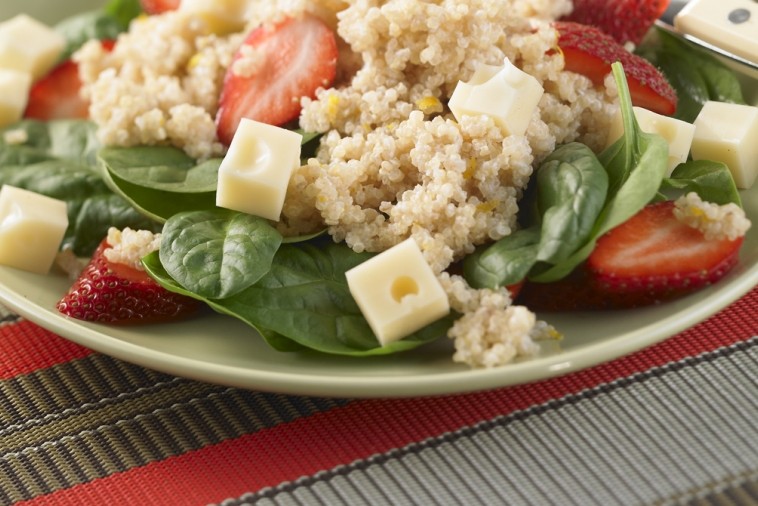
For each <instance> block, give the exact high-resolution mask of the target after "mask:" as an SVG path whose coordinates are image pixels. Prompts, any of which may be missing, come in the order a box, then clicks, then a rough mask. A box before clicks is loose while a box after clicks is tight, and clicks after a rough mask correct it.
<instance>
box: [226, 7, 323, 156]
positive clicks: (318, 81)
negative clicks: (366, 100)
mask: <svg viewBox="0 0 758 506" xmlns="http://www.w3.org/2000/svg"><path fill="white" fill-rule="evenodd" d="M337 55H338V50H337V40H336V37H335V35H334V32H333V31H332V30H331V29H330V28H329V27H328V26H327V25H325V24H324V22H323V21H321V20H320V19H319V18H317V17H315V16H311V15H304V16H302V17H299V18H287V19H285V20H284V21H282V22H280V23H278V24H276V25H273V26H268V25H263V26H260V27H258V28H256V29H255V30H253V31H252V32H251V33H250V35H249V36H248V37H247V39H246V40H245V42H244V43H243V45H242V47H241V48H240V50H239V51H238V52H237V54H236V55H235V58H234V61H235V62H239V61H240V59H242V58H247V59H249V62H250V65H235V64H234V63H233V64H232V65H231V66H230V67H229V70H228V71H227V74H226V77H225V78H224V86H223V89H222V92H221V98H220V100H219V110H218V114H217V116H216V124H217V127H218V137H219V139H220V140H221V142H223V143H225V144H227V145H228V144H229V143H230V142H231V141H232V137H233V136H234V132H235V131H236V130H237V125H239V122H240V119H241V118H249V119H253V120H255V121H260V122H262V123H268V124H271V125H283V124H285V123H288V122H290V121H292V120H294V119H297V117H298V116H299V115H300V109H301V107H300V99H301V98H302V97H311V98H312V97H314V96H315V93H316V90H317V89H318V88H321V87H328V86H329V85H330V84H331V83H332V81H333V80H334V76H335V74H336V71H337ZM240 67H249V68H245V69H240Z"/></svg>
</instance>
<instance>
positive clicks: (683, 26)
mask: <svg viewBox="0 0 758 506" xmlns="http://www.w3.org/2000/svg"><path fill="white" fill-rule="evenodd" d="M674 26H675V27H676V28H677V29H678V30H679V31H680V32H682V33H685V34H687V35H691V36H693V37H697V38H698V39H701V40H704V41H706V42H709V43H711V44H713V45H714V46H716V47H720V48H723V49H726V50H727V51H729V52H731V53H733V54H736V55H737V56H741V57H742V58H745V59H747V60H750V61H753V62H758V3H756V2H755V0H753V1H751V0H689V1H688V2H687V3H686V4H685V6H684V8H683V9H682V10H681V11H679V13H678V14H677V15H676V17H675V18H674Z"/></svg>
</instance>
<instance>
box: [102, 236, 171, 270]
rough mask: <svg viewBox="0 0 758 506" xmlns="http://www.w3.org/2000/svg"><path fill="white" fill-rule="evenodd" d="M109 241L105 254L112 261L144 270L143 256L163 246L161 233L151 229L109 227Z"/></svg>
mask: <svg viewBox="0 0 758 506" xmlns="http://www.w3.org/2000/svg"><path fill="white" fill-rule="evenodd" d="M106 240H107V242H108V246H110V247H109V248H106V249H105V251H103V255H104V256H105V258H107V259H108V261H110V262H114V263H119V264H125V265H128V266H130V267H133V268H135V269H137V270H140V271H142V270H144V267H142V262H141V260H142V257H144V256H145V255H148V254H150V253H152V252H153V251H157V250H158V249H160V247H161V234H154V233H152V232H150V231H149V230H132V229H131V228H128V227H127V228H125V229H124V230H119V229H117V228H115V227H111V228H109V229H108V237H107V239H106Z"/></svg>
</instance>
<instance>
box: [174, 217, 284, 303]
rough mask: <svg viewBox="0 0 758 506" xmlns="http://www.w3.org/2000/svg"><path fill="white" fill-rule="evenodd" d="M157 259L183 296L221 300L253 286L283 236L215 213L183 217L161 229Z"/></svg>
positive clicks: (255, 222)
mask: <svg viewBox="0 0 758 506" xmlns="http://www.w3.org/2000/svg"><path fill="white" fill-rule="evenodd" d="M162 235H163V236H162V239H161V248H160V260H161V263H162V264H163V266H164V267H165V269H166V271H167V272H168V273H169V275H170V276H171V277H172V278H173V279H175V280H177V281H178V282H179V284H180V285H181V286H183V287H184V288H185V289H187V290H188V291H191V292H193V293H196V294H197V295H199V296H201V297H203V298H208V299H223V298H227V297H231V296H232V295H234V294H236V293H239V292H241V291H242V290H244V289H246V288H248V287H249V286H250V285H252V284H253V283H255V282H256V281H258V280H259V279H260V278H261V277H262V276H263V275H264V274H266V273H267V272H268V270H269V268H270V267H271V262H272V261H273V258H274V254H275V253H276V251H277V249H278V248H279V245H280V244H281V242H282V236H281V234H279V232H277V231H276V230H275V229H274V228H273V227H271V225H269V224H268V222H267V221H266V220H264V219H263V218H258V217H256V216H251V215H249V214H244V213H237V212H233V211H227V210H225V209H217V210H213V211H194V212H184V213H180V214H177V215H174V216H172V217H171V218H169V219H168V221H167V222H166V223H165V225H164V226H163V234H162Z"/></svg>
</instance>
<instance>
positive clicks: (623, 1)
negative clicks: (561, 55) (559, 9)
mask: <svg viewBox="0 0 758 506" xmlns="http://www.w3.org/2000/svg"><path fill="white" fill-rule="evenodd" d="M573 3H574V10H573V11H572V12H571V14H569V15H568V16H565V17H563V18H562V20H565V21H574V22H576V23H582V24H584V25H592V26H595V27H597V28H599V29H601V30H602V31H603V32H605V33H607V34H608V35H610V36H611V37H613V38H614V39H616V41H617V42H619V43H620V44H626V43H627V42H632V43H633V44H634V45H637V44H639V43H640V42H642V39H643V38H644V37H645V34H647V32H648V30H650V27H651V26H653V23H654V22H655V20H656V19H658V18H659V17H661V14H663V13H664V12H665V11H666V8H667V7H668V5H669V3H670V2H669V0H619V1H613V2H609V1H608V0H574V2H573Z"/></svg>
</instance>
